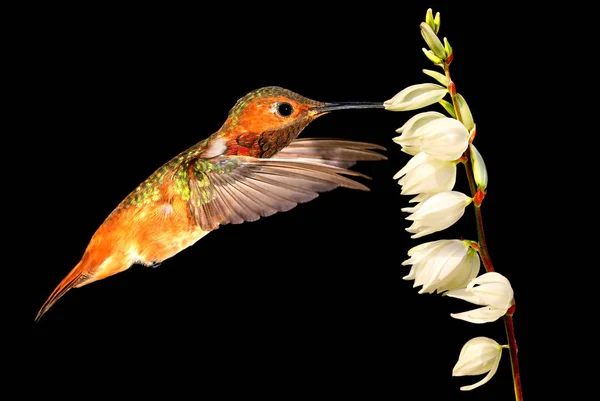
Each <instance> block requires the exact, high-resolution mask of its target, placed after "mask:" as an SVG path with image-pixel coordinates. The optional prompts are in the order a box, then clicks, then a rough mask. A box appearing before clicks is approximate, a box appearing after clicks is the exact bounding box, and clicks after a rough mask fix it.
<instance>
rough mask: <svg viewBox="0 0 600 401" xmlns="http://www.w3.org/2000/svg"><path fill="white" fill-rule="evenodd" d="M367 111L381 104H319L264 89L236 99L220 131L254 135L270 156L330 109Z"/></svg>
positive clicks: (281, 90) (284, 91)
mask: <svg viewBox="0 0 600 401" xmlns="http://www.w3.org/2000/svg"><path fill="white" fill-rule="evenodd" d="M367 108H379V109H383V102H381V103H366V102H362V103H358V102H352V103H323V102H318V101H316V100H311V99H308V98H306V97H304V96H301V95H299V94H297V93H295V92H292V91H290V90H288V89H284V88H281V87H278V86H268V87H264V88H260V89H256V90H254V91H252V92H250V93H248V94H247V95H246V96H244V97H242V98H241V99H239V100H238V101H237V103H236V104H235V106H233V108H232V109H231V110H230V111H229V116H228V118H227V121H226V122H225V124H224V125H223V128H222V129H221V130H222V131H230V132H231V131H235V132H237V133H239V134H241V135H248V136H256V137H258V138H260V140H261V141H262V143H264V144H265V145H264V146H263V145H262V144H261V147H266V148H267V149H269V152H268V153H272V154H274V153H276V152H277V151H279V150H280V149H282V148H283V147H285V146H287V145H288V144H289V143H290V142H291V141H292V140H294V139H295V138H296V137H297V136H298V135H299V134H300V132H301V131H302V130H303V129H304V128H305V127H306V126H307V125H308V124H309V123H310V122H311V121H313V120H314V119H316V118H317V117H319V116H322V115H324V114H326V113H329V112H331V111H334V110H346V109H367ZM273 145H274V146H273ZM269 156H270V155H266V156H264V155H263V156H262V157H269Z"/></svg>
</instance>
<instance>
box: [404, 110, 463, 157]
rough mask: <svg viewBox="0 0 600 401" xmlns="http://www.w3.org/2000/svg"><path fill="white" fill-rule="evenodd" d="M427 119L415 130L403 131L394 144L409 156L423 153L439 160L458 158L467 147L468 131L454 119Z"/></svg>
mask: <svg viewBox="0 0 600 401" xmlns="http://www.w3.org/2000/svg"><path fill="white" fill-rule="evenodd" d="M432 117H433V118H432ZM429 119H430V121H429V122H426V123H425V124H422V123H421V124H418V127H416V129H415V128H412V129H411V130H404V131H403V132H402V135H400V136H399V137H396V138H394V142H396V143H398V144H400V145H401V146H402V150H403V151H404V152H406V153H408V154H410V155H415V154H417V153H419V152H425V153H427V154H428V155H431V156H434V157H435V158H436V159H440V160H447V161H452V160H456V159H458V158H460V157H461V156H462V154H463V153H464V151H465V150H467V146H469V131H468V130H467V129H466V128H465V126H464V125H463V124H462V123H461V122H460V121H458V120H455V119H454V118H449V117H444V118H435V117H434V116H429ZM409 121H410V120H409ZM407 123H408V122H407Z"/></svg>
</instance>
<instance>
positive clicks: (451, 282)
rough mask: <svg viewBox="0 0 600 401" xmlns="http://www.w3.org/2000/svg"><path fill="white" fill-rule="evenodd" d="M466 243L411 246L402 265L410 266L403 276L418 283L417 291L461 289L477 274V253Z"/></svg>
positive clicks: (449, 241) (454, 241) (431, 243)
mask: <svg viewBox="0 0 600 401" xmlns="http://www.w3.org/2000/svg"><path fill="white" fill-rule="evenodd" d="M470 243H471V241H461V240H457V239H454V240H439V241H433V242H427V243H424V244H421V245H418V246H415V247H413V248H411V249H410V250H409V251H408V256H410V259H407V260H405V261H404V262H402V265H403V266H406V265H412V267H411V269H410V272H409V273H408V275H406V276H405V277H403V279H404V280H415V283H414V285H413V287H417V286H419V285H422V286H423V287H422V288H421V290H420V291H419V294H423V293H425V292H427V293H430V294H431V293H433V292H434V291H437V292H438V293H440V292H443V291H447V290H451V289H456V288H464V287H465V286H466V285H467V284H468V283H469V281H471V280H472V279H473V278H475V277H476V276H477V274H478V273H479V255H478V254H477V251H475V250H474V249H473V248H471V246H470Z"/></svg>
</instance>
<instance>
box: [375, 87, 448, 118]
mask: <svg viewBox="0 0 600 401" xmlns="http://www.w3.org/2000/svg"><path fill="white" fill-rule="evenodd" d="M446 93H448V89H447V88H444V87H443V86H441V85H438V84H432V83H425V84H417V85H411V86H409V87H408V88H405V89H403V90H401V91H400V92H398V94H396V95H395V96H394V97H392V98H391V99H389V100H386V101H385V102H383V105H384V107H385V109H386V110H390V111H408V110H415V109H420V108H422V107H426V106H429V105H432V104H434V103H437V102H438V101H439V100H440V99H442V98H443V97H444V96H446Z"/></svg>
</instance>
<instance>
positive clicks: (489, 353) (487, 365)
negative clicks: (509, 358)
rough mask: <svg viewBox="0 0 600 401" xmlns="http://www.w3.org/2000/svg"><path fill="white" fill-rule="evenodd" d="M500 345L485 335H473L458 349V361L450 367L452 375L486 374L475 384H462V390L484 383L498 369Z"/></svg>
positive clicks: (500, 353) (500, 354) (500, 352)
mask: <svg viewBox="0 0 600 401" xmlns="http://www.w3.org/2000/svg"><path fill="white" fill-rule="evenodd" d="M501 357H502V346H501V345H500V344H498V343H497V342H496V341H494V340H492V339H491V338H487V337H475V338H473V339H471V340H469V341H467V342H466V344H465V345H463V347H462V349H461V350H460V355H459V357H458V362H456V365H454V368H453V369H452V376H474V375H482V374H484V373H486V372H488V374H487V375H486V376H485V377H484V378H483V379H481V380H480V381H478V382H477V383H475V384H471V385H470V386H463V387H461V388H460V389H461V390H462V391H469V390H473V389H474V388H477V387H479V386H482V385H484V384H485V383H487V382H488V381H490V379H491V378H492V376H494V374H495V373H496V371H497V370H498V365H499V364H500V358H501Z"/></svg>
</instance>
